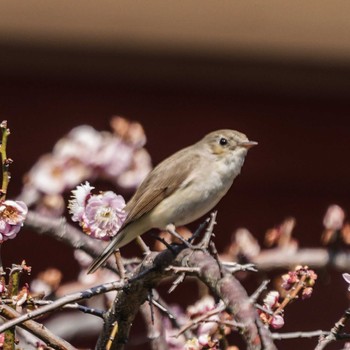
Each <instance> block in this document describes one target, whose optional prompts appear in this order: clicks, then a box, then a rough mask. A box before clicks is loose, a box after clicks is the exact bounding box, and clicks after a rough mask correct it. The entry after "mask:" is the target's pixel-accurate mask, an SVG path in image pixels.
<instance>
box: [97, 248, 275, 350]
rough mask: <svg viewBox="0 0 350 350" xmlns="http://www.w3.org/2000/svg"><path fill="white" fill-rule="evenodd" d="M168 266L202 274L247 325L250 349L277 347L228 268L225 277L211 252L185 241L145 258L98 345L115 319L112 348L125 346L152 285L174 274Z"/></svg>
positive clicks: (118, 299)
mask: <svg viewBox="0 0 350 350" xmlns="http://www.w3.org/2000/svg"><path fill="white" fill-rule="evenodd" d="M174 253H175V254H174ZM169 266H180V267H190V269H186V271H187V273H188V274H190V275H192V276H196V277H197V278H199V279H200V280H201V281H202V282H204V283H205V284H206V285H207V286H208V287H209V288H210V289H211V291H212V292H213V294H215V295H216V296H217V297H218V298H220V299H222V300H223V302H224V304H225V309H226V311H227V312H229V313H230V314H232V315H233V316H234V318H235V320H236V321H237V323H239V324H242V325H243V326H244V329H243V336H244V338H245V340H246V343H247V346H248V347H247V348H248V349H249V350H257V349H259V350H260V349H263V348H264V349H276V348H275V346H274V345H273V343H272V340H271V338H270V336H269V332H268V331H267V330H266V329H264V327H262V326H261V324H260V321H259V319H258V316H257V314H256V312H255V310H254V308H253V306H252V304H251V302H250V300H249V297H248V295H247V293H246V291H245V289H244V288H243V287H242V286H241V284H240V283H239V282H238V281H237V280H236V279H235V278H234V277H233V276H232V275H231V273H230V272H229V271H227V270H225V268H223V269H224V276H223V277H222V276H221V273H220V269H219V266H218V264H217V262H216V260H215V259H214V258H213V257H212V256H211V255H210V254H209V253H208V252H206V251H203V250H192V249H190V248H185V247H184V246H183V245H181V246H179V245H177V246H173V247H172V250H164V251H162V252H160V253H151V254H149V255H148V256H147V257H146V258H145V260H144V261H143V263H142V264H141V265H140V266H139V267H138V268H137V270H136V271H135V272H134V275H133V277H132V278H131V279H130V280H129V284H128V286H127V287H126V288H124V289H123V290H121V291H119V292H118V295H117V297H116V299H115V302H114V304H113V306H112V309H111V310H110V311H109V312H108V314H107V316H106V323H105V325H104V330H103V332H102V333H101V336H100V339H99V341H98V343H97V348H100V349H102V348H105V346H106V343H107V341H108V337H109V334H111V332H112V329H113V327H114V325H115V324H116V322H117V323H118V326H119V330H118V334H117V336H116V339H115V341H114V342H113V345H112V347H111V350H116V349H117V350H120V349H123V348H124V345H125V344H126V343H127V341H128V335H129V331H130V325H131V324H132V322H133V320H134V317H135V315H136V313H137V311H138V309H139V308H140V306H141V305H142V304H143V303H144V302H145V301H146V300H147V298H148V291H149V289H150V288H153V287H155V286H156V285H157V284H158V283H159V282H160V281H161V280H162V279H164V278H165V277H168V276H170V275H171V274H172V273H171V271H169V269H168V267H169Z"/></svg>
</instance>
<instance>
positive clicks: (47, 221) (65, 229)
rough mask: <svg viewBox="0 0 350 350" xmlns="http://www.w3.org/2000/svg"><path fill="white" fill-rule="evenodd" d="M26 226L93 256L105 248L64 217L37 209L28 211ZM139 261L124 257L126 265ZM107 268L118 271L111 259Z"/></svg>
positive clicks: (138, 260)
mask: <svg viewBox="0 0 350 350" xmlns="http://www.w3.org/2000/svg"><path fill="white" fill-rule="evenodd" d="M24 226H25V227H27V228H28V229H31V230H33V231H35V232H37V233H39V234H45V235H47V236H51V237H53V238H55V239H56V240H58V241H60V242H63V243H65V244H67V245H68V246H70V247H72V248H74V249H81V250H82V251H84V252H85V253H87V254H89V255H91V256H92V257H94V258H95V257H97V256H99V255H100V254H101V251H102V250H103V249H104V245H103V243H102V242H101V241H99V240H97V239H92V238H91V237H89V236H87V235H86V234H84V233H83V232H81V231H80V230H78V229H76V228H75V227H74V226H73V225H70V224H69V223H67V221H66V219H65V218H64V217H61V218H58V219H54V218H51V217H45V216H43V215H41V214H39V213H36V212H35V211H31V210H30V211H28V214H27V218H26V220H25V222H24ZM130 262H131V263H133V264H134V263H138V262H140V259H137V261H135V259H132V260H131V261H129V260H128V259H123V263H124V265H128V264H129V263H130ZM105 267H106V268H108V269H109V270H111V271H113V272H115V273H118V271H117V269H116V268H115V264H113V263H112V262H111V261H107V263H106V266H105Z"/></svg>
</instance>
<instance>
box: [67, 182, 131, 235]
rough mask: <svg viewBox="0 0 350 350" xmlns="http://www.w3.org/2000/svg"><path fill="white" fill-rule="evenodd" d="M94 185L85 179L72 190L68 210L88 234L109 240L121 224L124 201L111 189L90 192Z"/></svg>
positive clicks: (123, 213)
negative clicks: (83, 182)
mask: <svg viewBox="0 0 350 350" xmlns="http://www.w3.org/2000/svg"><path fill="white" fill-rule="evenodd" d="M93 189H94V187H92V186H90V184H89V183H88V182H87V181H86V182H85V184H82V185H80V186H77V188H76V189H75V190H73V191H72V193H73V195H72V197H71V199H70V201H69V205H68V208H69V212H70V214H72V220H73V221H75V222H78V223H79V225H80V226H81V227H82V229H83V231H84V232H85V233H86V234H88V235H89V236H91V237H93V238H97V239H102V240H109V239H110V238H111V237H113V236H114V235H115V234H116V233H117V232H118V231H119V229H120V227H121V226H122V224H123V222H124V220H125V218H126V213H125V211H124V207H125V201H124V198H123V197H122V196H120V195H117V194H115V193H114V192H112V191H107V192H101V193H99V194H97V195H95V194H92V193H91V191H92V190H93Z"/></svg>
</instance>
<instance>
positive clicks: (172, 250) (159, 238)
mask: <svg viewBox="0 0 350 350" xmlns="http://www.w3.org/2000/svg"><path fill="white" fill-rule="evenodd" d="M151 236H152V237H153V238H154V239H156V240H157V241H159V242H160V243H163V244H164V245H165V247H166V248H168V249H169V250H171V252H172V253H173V254H175V249H174V247H173V246H172V245H171V244H170V243H168V242H167V241H166V240H165V239H164V238H162V237H159V236H158V235H157V234H155V233H153V232H151Z"/></svg>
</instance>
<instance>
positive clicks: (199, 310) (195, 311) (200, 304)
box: [187, 295, 215, 317]
mask: <svg viewBox="0 0 350 350" xmlns="http://www.w3.org/2000/svg"><path fill="white" fill-rule="evenodd" d="M214 307H215V301H214V298H213V297H212V296H211V295H206V296H204V297H203V298H202V299H200V300H198V301H197V302H196V303H195V304H194V305H190V306H189V307H188V308H187V314H188V315H189V316H190V317H197V316H200V315H203V314H205V313H207V312H208V311H210V310H212V309H214Z"/></svg>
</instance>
